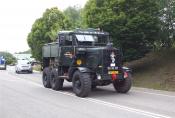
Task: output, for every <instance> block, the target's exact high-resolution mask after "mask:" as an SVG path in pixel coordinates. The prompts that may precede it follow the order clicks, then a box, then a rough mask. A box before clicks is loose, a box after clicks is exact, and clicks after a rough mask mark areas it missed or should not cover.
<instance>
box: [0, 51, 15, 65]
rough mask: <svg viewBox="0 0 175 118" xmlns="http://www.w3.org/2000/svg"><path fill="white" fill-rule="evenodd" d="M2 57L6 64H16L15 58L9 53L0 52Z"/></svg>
mask: <svg viewBox="0 0 175 118" xmlns="http://www.w3.org/2000/svg"><path fill="white" fill-rule="evenodd" d="M1 56H3V57H4V58H5V59H6V63H7V64H14V63H16V58H15V57H14V56H13V55H12V54H11V53H9V52H0V57H1Z"/></svg>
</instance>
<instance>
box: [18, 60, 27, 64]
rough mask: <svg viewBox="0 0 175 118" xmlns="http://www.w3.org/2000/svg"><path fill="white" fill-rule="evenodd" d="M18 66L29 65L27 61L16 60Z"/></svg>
mask: <svg viewBox="0 0 175 118" xmlns="http://www.w3.org/2000/svg"><path fill="white" fill-rule="evenodd" d="M18 64H20V65H26V64H29V61H27V60H18Z"/></svg>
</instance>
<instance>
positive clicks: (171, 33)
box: [158, 0, 175, 48]
mask: <svg viewBox="0 0 175 118" xmlns="http://www.w3.org/2000/svg"><path fill="white" fill-rule="evenodd" d="M158 3H159V5H160V8H159V9H160V19H161V29H160V36H159V37H160V41H159V43H160V45H161V47H165V48H171V47H172V45H173V42H174V39H175V24H174V23H175V1H174V0H158Z"/></svg>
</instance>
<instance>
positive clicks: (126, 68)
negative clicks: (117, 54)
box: [122, 66, 132, 73]
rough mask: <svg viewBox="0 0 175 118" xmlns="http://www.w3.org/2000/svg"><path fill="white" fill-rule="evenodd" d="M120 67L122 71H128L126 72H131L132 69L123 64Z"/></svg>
mask: <svg viewBox="0 0 175 118" xmlns="http://www.w3.org/2000/svg"><path fill="white" fill-rule="evenodd" d="M122 69H123V72H128V73H131V72H132V70H131V69H130V68H128V67H125V66H123V67H122Z"/></svg>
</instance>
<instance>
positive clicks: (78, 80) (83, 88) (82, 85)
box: [72, 71, 91, 97]
mask: <svg viewBox="0 0 175 118" xmlns="http://www.w3.org/2000/svg"><path fill="white" fill-rule="evenodd" d="M72 84H73V91H74V93H75V94H76V95H77V96H79V97H86V96H88V95H89V93H90V91H91V78H90V74H89V73H81V72H80V71H76V72H75V73H74V75H73V81H72Z"/></svg>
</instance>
